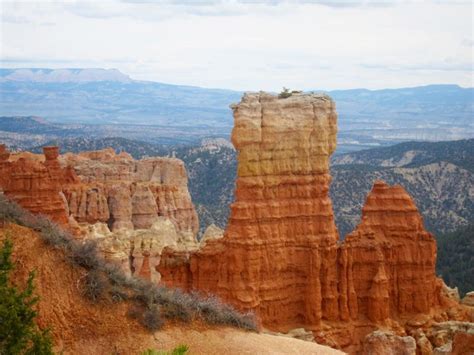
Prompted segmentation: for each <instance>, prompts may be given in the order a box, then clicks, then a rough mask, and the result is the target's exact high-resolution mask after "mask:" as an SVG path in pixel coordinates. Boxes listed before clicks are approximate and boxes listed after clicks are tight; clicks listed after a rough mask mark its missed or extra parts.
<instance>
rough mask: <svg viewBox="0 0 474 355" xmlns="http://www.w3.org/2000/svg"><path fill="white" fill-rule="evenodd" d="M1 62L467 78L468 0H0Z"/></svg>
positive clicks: (246, 82) (344, 85) (257, 81)
mask: <svg viewBox="0 0 474 355" xmlns="http://www.w3.org/2000/svg"><path fill="white" fill-rule="evenodd" d="M0 14H1V29H0V57H1V63H0V66H1V67H3V68H16V67H42V68H91V67H94V68H96V67H101V68H117V69H119V70H120V71H122V72H124V73H126V74H128V75H130V76H131V77H132V78H134V79H139V80H152V81H160V82H166V83H172V84H184V85H195V86H201V87H210V88H211V87H212V88H227V89H236V90H252V91H256V90H272V91H279V90H280V89H281V88H282V87H283V86H285V87H288V88H291V89H299V90H311V89H324V90H333V89H349V88H369V89H381V88H395V87H410V86H418V85H427V84H458V85H461V86H464V87H472V86H473V51H474V40H473V32H474V28H473V16H474V15H473V3H472V1H456V0H445V1H442V0H431V1H429V0H426V1H421V0H420V1H408V0H405V1H402V0H393V1H370V0H353V1H343V0H334V1H331V0H320V1H316V0H315V1H302V0H294V1H280V0H269V1H243V0H242V1H238V0H233V1H217V0H215V1H214V0H208V1H200V0H189V1H159V0H157V1H137V0H95V1H47V0H43V1H40V0H38V1H30V2H23V1H8V0H0Z"/></svg>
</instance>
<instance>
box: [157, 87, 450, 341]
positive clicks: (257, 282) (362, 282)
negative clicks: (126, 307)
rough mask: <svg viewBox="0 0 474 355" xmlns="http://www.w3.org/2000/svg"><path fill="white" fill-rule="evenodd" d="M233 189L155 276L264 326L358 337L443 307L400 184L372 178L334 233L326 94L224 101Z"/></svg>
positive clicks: (331, 127) (430, 248) (432, 245)
mask: <svg viewBox="0 0 474 355" xmlns="http://www.w3.org/2000/svg"><path fill="white" fill-rule="evenodd" d="M232 108H233V111H234V122H235V125H234V130H233V132H232V142H233V144H234V146H235V148H236V150H237V151H238V178H237V182H236V192H235V196H236V200H235V202H234V203H233V204H232V206H231V216H230V220H229V224H228V226H227V229H226V231H225V235H224V237H223V238H221V239H217V240H210V241H209V242H207V243H206V245H205V246H204V247H203V248H201V249H200V250H198V251H195V252H191V253H188V252H183V251H175V250H173V249H172V248H168V249H166V250H165V251H164V253H163V254H162V257H161V263H160V267H159V271H160V273H161V275H162V281H163V282H165V283H166V284H169V285H174V286H179V287H182V288H184V289H187V290H192V289H198V290H202V291H209V292H211V293H215V294H217V295H219V296H220V297H222V298H223V299H225V300H226V301H228V302H230V303H232V304H234V305H235V306H237V307H238V308H239V309H242V310H254V311H256V313H257V314H258V316H259V318H260V319H261V321H262V324H263V326H264V327H267V328H270V329H272V330H278V331H288V330H289V329H292V328H296V327H305V328H307V329H311V330H313V331H314V332H315V335H316V336H317V337H319V338H318V341H321V340H323V341H326V342H332V343H331V345H333V346H338V347H343V348H345V347H348V348H347V349H349V347H350V346H354V348H357V347H359V348H360V346H361V343H360V342H361V341H362V339H363V337H364V336H365V335H366V334H368V332H369V331H371V330H374V329H376V328H377V326H385V327H389V328H396V329H398V330H400V329H402V328H403V326H402V325H400V324H398V323H397V321H400V322H401V319H405V320H406V319H408V318H410V317H412V316H415V315H417V314H429V313H430V312H431V311H432V310H434V309H441V308H442V307H445V306H446V304H447V303H449V300H447V298H446V297H445V296H444V295H443V292H442V286H443V283H442V281H441V280H440V279H438V278H436V275H435V261H436V242H435V240H434V238H433V236H432V235H431V234H429V233H428V232H426V231H425V229H424V228H423V223H422V218H421V216H420V214H419V213H418V211H417V209H416V206H415V205H414V203H413V201H412V199H411V198H410V196H409V195H408V194H407V193H406V192H405V190H404V189H403V188H402V187H400V186H394V187H390V186H387V185H386V184H384V183H383V182H377V183H376V184H375V186H374V187H373V189H372V191H371V192H370V194H369V196H368V197H367V201H366V204H365V206H364V208H363V217H362V221H361V223H360V225H359V226H358V227H357V229H356V230H355V231H354V232H353V233H351V234H350V235H349V236H348V237H347V238H346V240H345V241H344V242H339V237H338V233H337V229H336V227H335V224H334V216H333V210H332V205H331V201H330V199H329V196H328V189H329V184H330V181H331V177H330V175H329V157H330V155H331V154H332V153H333V152H334V150H335V147H336V131H337V114H336V111H335V104H334V102H333V101H332V100H331V99H330V98H329V97H328V96H325V95H315V94H293V95H292V96H291V97H289V98H278V97H275V96H272V95H269V94H266V93H258V94H245V95H244V97H243V99H242V101H241V102H240V103H239V104H238V105H235V106H233V107H232Z"/></svg>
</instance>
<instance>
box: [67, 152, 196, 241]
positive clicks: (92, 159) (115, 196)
mask: <svg viewBox="0 0 474 355" xmlns="http://www.w3.org/2000/svg"><path fill="white" fill-rule="evenodd" d="M60 161H61V164H62V165H63V166H73V167H74V170H75V172H76V173H77V175H78V176H79V177H80V179H81V181H82V182H84V183H86V184H87V185H88V190H87V192H86V196H85V197H84V198H82V199H81V200H80V203H77V202H75V201H76V200H77V198H73V195H74V194H75V195H81V196H83V195H84V191H79V192H78V191H76V190H75V189H76V187H73V188H72V191H69V192H68V194H66V196H67V197H68V202H69V205H70V209H71V214H72V215H74V216H75V218H76V219H78V220H79V221H87V222H88V223H95V222H106V221H107V220H105V221H104V218H106V217H107V215H109V220H108V223H109V226H110V228H111V229H112V230H119V229H121V228H125V229H133V228H137V229H143V228H149V227H151V225H152V224H153V222H154V221H155V220H156V219H157V218H158V217H159V216H163V217H166V218H169V219H170V220H171V221H173V223H174V224H175V225H176V228H177V229H178V231H182V232H191V233H193V234H194V235H195V234H196V233H197V231H198V229H199V221H198V219H197V214H196V211H195V209H194V206H193V204H192V202H191V196H190V194H189V191H188V188H187V175H186V170H185V168H184V164H183V162H182V161H181V160H179V159H174V158H146V159H142V160H134V159H133V158H132V157H131V156H130V155H129V154H127V153H124V152H122V153H120V154H116V153H115V151H114V150H113V149H104V150H100V151H93V152H83V153H79V154H70V153H68V154H65V155H63V156H62V157H61V159H60ZM89 195H91V196H90V198H88V197H89ZM97 199H98V200H99V201H100V203H101V205H100V208H99V206H98V205H97V203H96V200H97ZM104 201H107V204H103V202H104ZM96 205H97V208H95V207H93V208H89V206H96ZM86 206H87V207H86ZM99 210H100V211H101V213H97V212H98V211H99ZM84 213H85V215H84Z"/></svg>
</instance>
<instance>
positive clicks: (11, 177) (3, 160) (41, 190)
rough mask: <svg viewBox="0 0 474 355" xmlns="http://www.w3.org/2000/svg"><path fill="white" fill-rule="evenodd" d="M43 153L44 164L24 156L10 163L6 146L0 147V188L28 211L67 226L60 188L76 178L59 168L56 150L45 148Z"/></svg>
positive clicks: (64, 201)
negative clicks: (43, 215) (68, 180)
mask: <svg viewBox="0 0 474 355" xmlns="http://www.w3.org/2000/svg"><path fill="white" fill-rule="evenodd" d="M44 153H45V159H46V160H45V161H44V162H40V161H36V160H28V159H25V158H23V157H21V158H19V159H18V160H16V161H14V162H11V161H9V157H10V153H9V152H8V151H7V149H6V148H5V145H0V173H1V178H0V188H1V189H2V190H3V193H4V194H5V195H6V196H8V197H10V198H12V199H14V200H15V201H16V202H17V203H18V204H20V205H21V206H22V207H24V208H26V209H28V210H30V211H31V212H33V213H41V214H45V215H47V216H49V217H51V218H52V219H53V220H54V221H55V222H57V223H60V224H63V225H67V224H68V223H69V213H68V207H67V202H66V199H65V197H64V194H63V193H62V190H61V186H62V185H63V184H64V183H66V180H67V179H74V178H75V176H74V174H71V172H70V171H69V170H67V169H62V168H61V167H60V166H59V163H58V161H57V157H58V149H57V147H45V148H44Z"/></svg>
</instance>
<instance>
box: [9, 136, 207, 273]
mask: <svg viewBox="0 0 474 355" xmlns="http://www.w3.org/2000/svg"><path fill="white" fill-rule="evenodd" d="M43 153H44V154H43V155H36V154H31V153H28V152H23V153H17V154H10V153H9V152H8V150H7V149H6V147H5V146H4V145H1V146H0V174H1V176H0V188H1V190H3V193H4V194H5V195H6V196H8V197H9V198H11V199H12V200H14V201H16V202H17V203H19V204H20V205H21V206H22V207H24V208H26V209H28V210H30V211H31V212H34V213H38V214H44V215H46V216H48V217H50V218H51V219H52V220H53V221H55V222H57V223H59V224H61V225H62V226H64V227H66V228H68V229H69V230H70V231H71V232H73V233H74V234H75V235H76V236H77V237H81V238H84V239H93V240H95V241H97V242H98V243H99V246H100V247H101V249H102V251H103V253H104V254H105V256H106V257H108V258H109V259H111V260H114V261H116V262H118V263H119V264H120V265H122V267H123V269H124V271H126V272H127V273H129V274H130V273H136V274H139V275H141V276H143V277H145V278H147V279H151V280H156V281H158V280H159V277H160V276H159V274H158V273H157V271H156V266H157V264H158V262H159V256H160V254H161V250H162V249H163V248H164V247H165V246H173V247H175V248H177V249H179V248H181V249H183V250H188V249H195V248H197V247H198V244H197V241H196V238H195V237H196V234H197V231H198V229H199V221H198V218H197V213H196V211H195V209H194V205H193V204H192V202H191V196H190V194H189V191H188V187H187V174H186V170H185V167H184V163H183V162H182V161H181V160H179V159H174V158H146V159H141V160H134V159H133V158H132V157H131V156H130V155H128V154H127V153H120V154H116V153H115V151H114V150H113V149H105V150H101V151H93V152H84V153H79V154H70V153H68V154H65V155H62V156H60V155H59V148H58V147H45V148H44V149H43Z"/></svg>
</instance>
